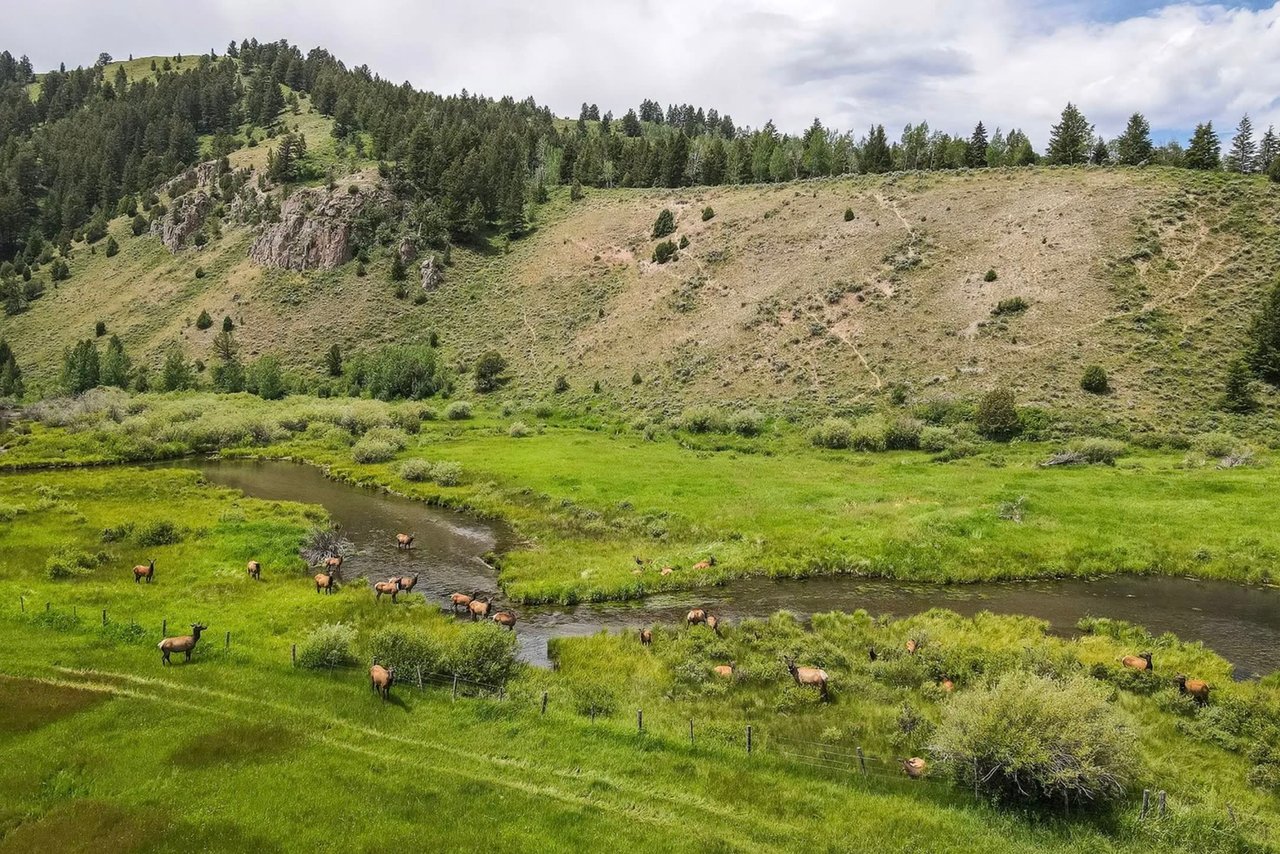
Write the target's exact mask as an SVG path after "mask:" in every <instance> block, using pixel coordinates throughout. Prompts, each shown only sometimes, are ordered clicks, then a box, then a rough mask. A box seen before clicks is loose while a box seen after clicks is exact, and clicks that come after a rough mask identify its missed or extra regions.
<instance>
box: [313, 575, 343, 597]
mask: <svg viewBox="0 0 1280 854" xmlns="http://www.w3.org/2000/svg"><path fill="white" fill-rule="evenodd" d="M337 578H338V576H337V575H336V574H335V573H332V572H321V573H317V574H316V579H315V580H316V592H317V593H319V592H320V591H322V590H323V591H324V592H325V593H332V592H333V589H334V588H335V587H337V586H338V582H337Z"/></svg>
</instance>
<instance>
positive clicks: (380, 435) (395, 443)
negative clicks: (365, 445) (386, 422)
mask: <svg viewBox="0 0 1280 854" xmlns="http://www.w3.org/2000/svg"><path fill="white" fill-rule="evenodd" d="M364 438H366V439H372V440H374V441H378V442H386V443H387V444H388V445H390V446H391V447H393V448H395V449H396V450H397V451H403V450H404V449H405V446H407V445H408V444H409V437H408V436H407V435H405V432H404V431H403V430H399V429H397V428H395V427H382V426H378V427H373V428H371V429H370V430H368V431H367V432H366V433H365V434H364Z"/></svg>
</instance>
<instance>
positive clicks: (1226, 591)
mask: <svg viewBox="0 0 1280 854" xmlns="http://www.w3.org/2000/svg"><path fill="white" fill-rule="evenodd" d="M171 465H172V467H184V468H194V469H197V470H199V471H200V472H201V473H203V475H204V476H205V477H206V478H207V479H208V480H209V481H210V482H211V483H215V484H219V485H222V486H227V487H231V488H233V489H238V490H240V491H241V492H243V493H244V494H245V495H248V496H250V497H253V498H262V499H267V500H273V501H300V502H306V503H310V504H319V505H322V506H323V507H324V508H325V509H326V510H328V512H329V514H330V516H332V518H333V519H334V521H335V522H337V523H338V524H339V525H341V526H342V529H343V532H344V534H345V535H346V536H347V537H348V538H349V539H351V540H352V542H354V543H355V545H356V549H357V554H356V555H355V556H354V557H353V558H351V565H352V569H354V570H356V571H357V572H360V573H361V574H363V575H365V576H366V577H367V578H370V579H374V580H378V579H382V578H385V577H387V576H389V575H393V574H394V575H405V574H408V575H412V574H414V573H415V572H417V573H420V578H419V580H418V586H417V588H416V590H415V593H421V594H422V595H423V596H425V597H426V599H427V601H428V602H433V603H437V604H439V605H440V606H441V607H442V608H447V607H448V597H449V594H450V593H454V592H464V593H471V592H473V591H481V592H482V593H488V592H495V591H497V590H498V583H497V576H496V573H495V572H494V570H493V569H492V568H491V567H489V566H488V565H486V564H485V563H484V562H483V561H481V560H480V555H483V554H485V553H486V552H489V551H499V552H501V551H503V550H504V549H507V548H510V547H511V546H512V545H513V543H514V537H513V535H512V533H511V532H510V530H509V529H507V528H506V527H505V526H504V525H502V524H501V523H499V522H492V521H488V520H482V519H477V518H475V517H472V516H468V515H467V514H464V513H458V512H454V511H449V510H444V509H441V508H437V507H431V506H429V505H427V504H424V503H422V502H419V501H413V500H410V499H407V498H401V497H398V496H394V495H390V494H387V493H385V492H382V491H380V490H374V489H366V488H361V487H357V486H351V485H348V484H343V483H339V482H337V481H333V480H330V479H328V478H326V477H325V476H324V474H323V472H322V471H321V470H320V469H318V468H315V467H313V466H308V465H299V464H294V463H288V462H254V461H238V460H236V461H232V460H226V461H217V460H188V461H183V462H178V463H173V464H171ZM400 531H405V532H412V533H414V534H415V535H416V539H415V541H414V548H413V549H412V550H409V551H403V550H398V549H397V548H396V546H395V535H396V533H397V532H400ZM498 603H499V604H502V599H501V597H499V599H498ZM695 606H697V607H706V608H710V609H712V610H714V611H715V612H716V613H717V614H719V615H722V616H724V617H727V618H728V619H730V620H731V621H732V620H740V619H743V618H745V617H765V616H768V615H769V614H772V613H774V612H775V611H778V610H780V609H784V608H785V609H787V610H789V611H792V612H793V613H795V614H797V615H800V616H802V617H807V616H809V615H810V614H812V613H815V612H819V611H831V610H847V611H853V610H856V609H858V608H865V609H866V610H867V611H869V612H871V613H873V614H885V613H891V614H897V615H905V614H910V613H915V612H919V611H924V610H927V609H929V608H932V607H943V608H949V609H951V610H953V611H957V612H959V613H961V614H965V615H972V614H975V613H977V612H979V611H993V612H996V613H1006V614H1030V615H1032V616H1035V617H1039V618H1040V619H1043V620H1047V621H1048V622H1049V624H1050V626H1051V629H1052V631H1054V632H1057V633H1061V634H1064V635H1070V634H1071V633H1073V632H1074V631H1075V625H1076V621H1077V620H1079V619H1080V618H1081V617H1083V616H1088V615H1092V616H1097V617H1112V618H1117V619H1124V620H1129V621H1131V622H1135V623H1139V624H1141V625H1144V626H1146V627H1147V628H1148V629H1149V630H1151V631H1152V632H1154V633H1160V632H1164V631H1171V632H1175V633H1177V634H1178V635H1179V636H1180V637H1182V638H1183V639H1184V640H1189V641H1203V642H1204V644H1205V645H1206V646H1208V647H1210V648H1211V649H1213V650H1215V651H1216V652H1218V653H1219V654H1221V655H1223V656H1224V657H1226V658H1227V659H1228V660H1229V661H1231V662H1232V663H1233V664H1234V665H1235V667H1236V675H1237V677H1238V678H1246V677H1249V676H1255V675H1259V674H1267V673H1270V672H1272V671H1275V670H1278V669H1280V590H1278V589H1275V588H1257V587H1245V586H1241V585H1238V584H1230V583H1226V582H1215V581H1195V580H1191V579H1186V578H1177V577H1146V578H1143V577H1135V576H1119V577H1111V578H1103V579H1098V580H1093V581H1088V580H1074V579H1073V580H1061V581H1058V580H1048V581H1027V582H998V583H981V584H967V585H930V584H906V583H901V582H894V581H874V580H865V579H853V578H849V577H841V576H827V577H817V578H811V579H807V580H782V581H773V580H770V579H767V578H752V579H741V580H737V581H732V582H729V583H727V584H725V585H724V586H722V587H713V588H707V589H703V590H689V591H684V592H679V593H663V594H657V595H654V596H650V597H647V598H645V599H642V600H638V601H634V602H613V603H587V604H581V605H575V606H569V607H566V606H560V605H536V606H531V605H521V606H518V607H517V608H516V609H515V610H517V613H518V614H519V617H520V622H519V624H518V626H517V629H516V634H517V637H518V638H519V642H520V650H521V655H522V657H523V658H524V659H525V660H526V661H529V662H531V663H533V664H538V665H546V664H548V659H547V640H548V639H550V638H552V637H556V636H580V635H590V634H594V633H596V632H598V631H600V630H601V629H609V630H611V631H617V630H621V629H629V628H636V627H640V626H647V625H652V624H654V623H661V622H666V623H676V622H678V621H680V620H682V619H683V618H684V615H685V613H687V611H688V610H689V609H690V608H691V607H695Z"/></svg>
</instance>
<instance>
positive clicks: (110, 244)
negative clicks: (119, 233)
mask: <svg viewBox="0 0 1280 854" xmlns="http://www.w3.org/2000/svg"><path fill="white" fill-rule="evenodd" d="M119 251H120V244H119V243H117V242H116V239H115V238H114V237H108V238H107V257H108V258H112V257H114V256H115V255H116V253H118V252H119Z"/></svg>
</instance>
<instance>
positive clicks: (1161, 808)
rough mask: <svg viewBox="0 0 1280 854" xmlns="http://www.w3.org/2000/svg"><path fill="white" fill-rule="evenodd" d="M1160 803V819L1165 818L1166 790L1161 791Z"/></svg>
mask: <svg viewBox="0 0 1280 854" xmlns="http://www.w3.org/2000/svg"><path fill="white" fill-rule="evenodd" d="M1159 803H1160V817H1161V818H1164V789H1161V790H1160V799H1159Z"/></svg>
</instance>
